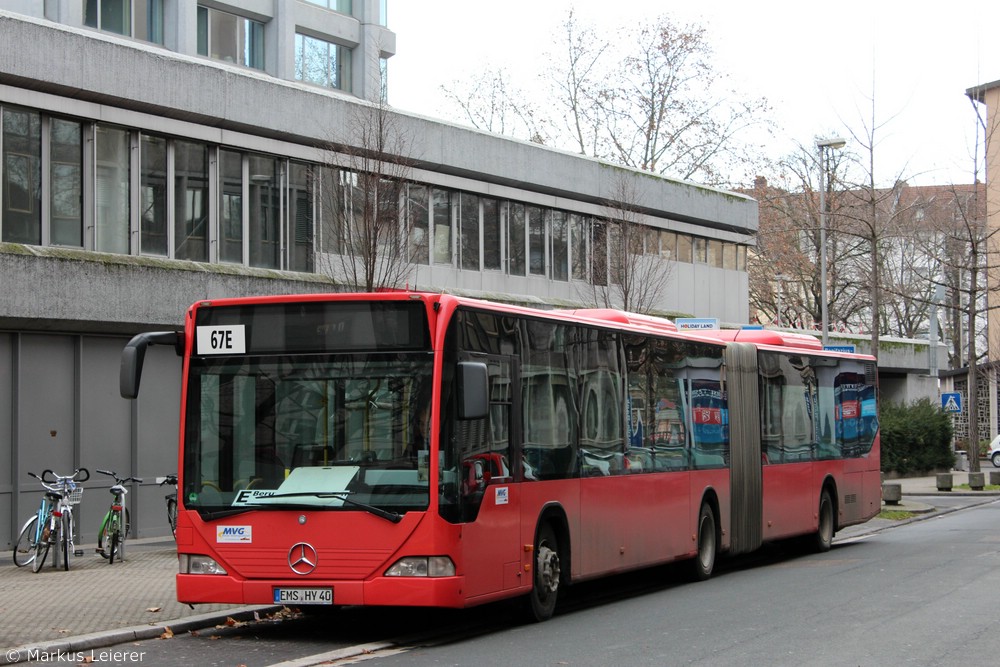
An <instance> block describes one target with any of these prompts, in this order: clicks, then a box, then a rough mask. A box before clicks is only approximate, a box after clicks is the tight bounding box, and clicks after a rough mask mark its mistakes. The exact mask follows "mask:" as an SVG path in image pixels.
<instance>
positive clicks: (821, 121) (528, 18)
mask: <svg viewBox="0 0 1000 667" xmlns="http://www.w3.org/2000/svg"><path fill="white" fill-rule="evenodd" d="M571 6H573V7H575V9H576V13H577V16H578V17H579V18H580V19H581V21H585V22H588V23H592V24H594V25H596V26H597V27H598V29H599V30H601V31H602V32H606V33H607V34H608V35H609V36H610V35H612V34H613V33H614V32H615V31H616V29H617V28H618V27H619V26H621V25H624V24H625V23H626V22H631V23H635V22H638V21H642V20H644V19H653V18H655V17H656V16H658V15H660V14H663V13H666V14H668V15H669V16H671V17H672V18H673V20H674V22H675V23H691V22H694V23H698V24H700V25H702V26H703V27H705V28H706V34H707V39H708V41H709V43H710V44H711V45H712V48H713V50H714V53H715V57H714V60H713V62H714V63H715V66H716V69H717V70H718V71H721V72H725V73H727V74H729V75H730V76H731V77H732V78H733V79H734V80H735V81H736V82H739V84H740V87H741V88H742V89H743V90H745V91H746V93H747V96H748V97H765V98H767V99H768V101H769V102H770V103H771V105H772V107H773V109H774V120H775V121H776V122H777V124H778V125H779V128H780V130H781V134H780V136H779V137H777V138H776V140H775V142H774V151H775V155H782V154H787V153H788V152H790V151H791V150H794V146H795V142H798V143H801V144H804V145H811V144H812V142H813V139H814V137H816V136H822V137H830V136H844V137H848V138H849V137H850V134H851V130H854V131H855V132H857V133H859V134H862V135H863V134H864V129H863V128H864V124H870V119H871V118H872V102H871V99H872V97H873V92H872V91H873V90H874V99H875V120H876V123H878V124H884V127H883V129H882V130H881V131H880V132H879V133H877V135H876V138H877V140H879V141H880V143H879V147H878V149H877V151H876V169H875V170H876V176H877V177H878V178H879V179H882V180H888V181H890V182H891V181H892V180H894V179H895V177H896V176H897V175H903V176H904V177H907V178H908V180H909V181H910V182H911V183H913V184H918V185H930V184H947V183H951V182H964V183H968V182H971V179H972V175H971V174H972V161H971V155H972V150H973V143H974V137H975V134H974V133H975V116H974V113H973V110H972V105H971V103H970V101H969V99H968V98H967V97H966V95H965V91H966V89H968V88H970V87H972V86H974V85H977V84H980V83H989V82H992V81H996V80H1000V3H998V2H992V1H991V0H978V1H974V0H948V1H947V2H945V3H943V4H933V5H926V4H924V3H915V2H912V1H911V2H902V1H896V0H839V2H837V3H805V2H801V0H799V1H798V2H795V1H792V0H774V1H770V2H769V1H767V0H760V1H758V2H746V1H745V0H743V1H736V0H709V1H707V2H691V1H690V0H685V1H683V2H680V1H677V0H617V1H616V2H608V1H607V0H505V1H504V2H483V1H479V0H420V1H419V2H418V1H416V0H390V2H389V15H388V19H389V27H390V28H391V29H392V30H393V31H394V32H395V33H396V37H397V41H396V55H395V56H393V57H392V58H391V59H390V61H389V77H390V78H389V101H390V103H391V104H392V105H393V106H395V107H398V108H400V109H403V110H407V111H412V112H416V113H420V114H424V115H427V116H432V117H436V118H443V117H445V104H444V100H443V98H442V97H441V95H440V93H439V87H440V86H441V85H442V84H450V83H452V82H453V81H455V80H467V79H469V78H470V77H471V76H473V75H474V73H475V72H476V71H477V70H480V69H482V68H483V67H484V66H487V65H489V66H491V67H493V68H498V67H505V68H507V69H508V70H509V71H510V73H511V75H512V79H513V83H514V84H515V85H518V80H519V79H523V80H527V79H529V78H534V77H536V76H537V75H538V74H539V73H541V72H542V71H543V70H544V65H545V58H544V54H545V53H546V52H548V51H551V50H552V49H553V44H554V42H555V40H558V38H559V35H560V28H559V26H560V24H561V22H562V21H563V19H564V18H565V16H566V13H567V11H568V9H569V8H570V7H571ZM918 8H919V9H918ZM524 87H528V86H524ZM884 184H886V183H880V185H884Z"/></svg>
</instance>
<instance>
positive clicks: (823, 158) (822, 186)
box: [816, 138, 847, 347]
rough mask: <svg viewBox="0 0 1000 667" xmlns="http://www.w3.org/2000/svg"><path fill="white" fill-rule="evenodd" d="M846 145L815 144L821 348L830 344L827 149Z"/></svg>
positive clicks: (833, 141) (839, 141) (826, 141)
mask: <svg viewBox="0 0 1000 667" xmlns="http://www.w3.org/2000/svg"><path fill="white" fill-rule="evenodd" d="M846 145H847V141H845V140H844V139H840V138H837V139H822V140H820V141H817V142H816V148H818V149H819V290H820V302H821V303H820V309H821V311H822V313H823V347H826V346H827V345H828V344H829V342H830V317H829V314H828V313H827V303H826V181H827V159H828V158H827V149H828V148H829V149H831V150H834V149H838V148H843V147H844V146H846Z"/></svg>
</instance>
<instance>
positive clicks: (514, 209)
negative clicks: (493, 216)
mask: <svg viewBox="0 0 1000 667" xmlns="http://www.w3.org/2000/svg"><path fill="white" fill-rule="evenodd" d="M524 244H525V237H524V204H516V203H514V202H510V203H509V204H508V205H507V254H508V260H507V272H508V273H510V275H512V276H523V275H524Z"/></svg>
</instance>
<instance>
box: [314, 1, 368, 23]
mask: <svg viewBox="0 0 1000 667" xmlns="http://www.w3.org/2000/svg"><path fill="white" fill-rule="evenodd" d="M306 2H308V3H310V4H313V5H319V6H320V7H326V8H327V9H332V10H333V11H335V12H340V13H341V14H351V13H353V11H354V3H353V1H352V0H306ZM384 4H385V3H384V2H383V6H384ZM382 25H385V24H382Z"/></svg>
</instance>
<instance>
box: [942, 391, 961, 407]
mask: <svg viewBox="0 0 1000 667" xmlns="http://www.w3.org/2000/svg"><path fill="white" fill-rule="evenodd" d="M941 409H942V410H944V411H945V412H961V411H962V395H961V394H959V393H957V392H956V393H953V394H941Z"/></svg>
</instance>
